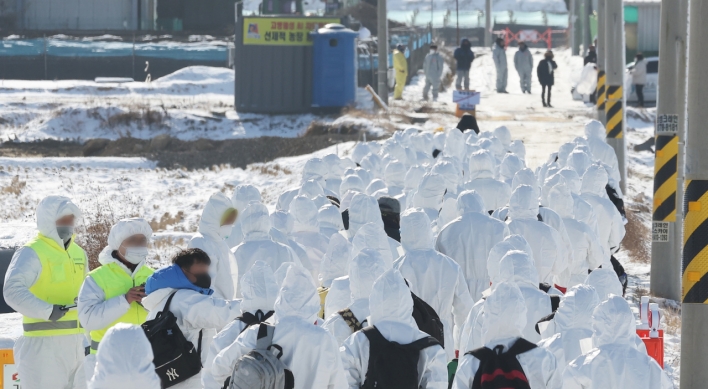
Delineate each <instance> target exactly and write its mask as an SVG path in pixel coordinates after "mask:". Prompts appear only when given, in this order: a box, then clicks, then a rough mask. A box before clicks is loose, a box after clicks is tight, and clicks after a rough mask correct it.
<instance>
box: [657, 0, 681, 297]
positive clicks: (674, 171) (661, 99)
mask: <svg viewBox="0 0 708 389" xmlns="http://www.w3.org/2000/svg"><path fill="white" fill-rule="evenodd" d="M687 18H688V0H675V2H672V3H671V5H669V4H662V7H661V33H660V35H659V37H660V38H659V63H661V64H664V66H660V67H659V90H660V91H661V93H660V94H659V96H658V101H657V108H656V117H657V121H656V122H657V126H656V134H655V136H656V142H655V144H656V154H655V160H654V201H653V204H654V206H653V211H654V212H653V216H652V221H653V228H652V230H653V232H654V233H653V234H652V246H651V294H652V295H654V296H657V297H662V298H668V299H672V300H677V301H678V300H679V299H680V297H681V246H682V241H681V237H682V235H681V233H682V232H683V228H682V226H683V172H682V168H683V166H682V162H683V145H684V141H685V134H684V129H685V125H686V115H685V112H686V99H685V96H686V33H687V32H688V26H687V23H686V20H687ZM666 65H668V66H666Z"/></svg>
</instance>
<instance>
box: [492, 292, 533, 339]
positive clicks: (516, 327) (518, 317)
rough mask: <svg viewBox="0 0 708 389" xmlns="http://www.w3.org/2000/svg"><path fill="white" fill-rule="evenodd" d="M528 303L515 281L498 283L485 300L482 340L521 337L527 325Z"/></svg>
mask: <svg viewBox="0 0 708 389" xmlns="http://www.w3.org/2000/svg"><path fill="white" fill-rule="evenodd" d="M526 321H527V320H526V303H525V302H524V296H523V295H522V294H521V290H519V287H518V286H516V284H514V283H510V282H502V283H500V284H499V285H496V287H495V288H494V290H493V291H492V293H491V294H490V295H489V297H487V299H486V300H485V301H484V322H483V323H482V342H483V343H484V344H485V345H487V344H490V343H492V342H494V341H499V340H502V339H508V338H517V337H521V333H522V332H523V330H524V328H525V327H526Z"/></svg>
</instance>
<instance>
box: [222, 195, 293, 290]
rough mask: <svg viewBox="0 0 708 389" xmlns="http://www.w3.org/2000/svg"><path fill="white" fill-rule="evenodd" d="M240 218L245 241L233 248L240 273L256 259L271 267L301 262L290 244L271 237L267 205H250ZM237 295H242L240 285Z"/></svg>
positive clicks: (244, 271)
mask: <svg viewBox="0 0 708 389" xmlns="http://www.w3.org/2000/svg"><path fill="white" fill-rule="evenodd" d="M240 218H241V229H242V231H243V234H244V237H243V242H242V243H241V244H239V245H238V246H236V247H235V248H234V249H233V256H234V258H235V261H236V266H237V267H238V274H245V273H246V272H247V271H248V270H249V269H250V268H251V266H253V264H254V263H256V261H264V262H265V263H267V264H268V265H269V266H270V268H271V269H277V268H279V267H280V265H282V264H283V263H285V262H295V263H298V264H300V260H299V258H298V257H297V256H296V255H295V254H294V253H293V251H292V250H291V249H290V248H289V247H288V246H286V245H284V244H281V243H278V242H275V241H273V240H272V239H271V238H270V229H271V224H270V215H268V208H266V206H265V205H263V204H261V203H254V204H251V205H249V206H248V207H247V208H246V210H245V211H243V213H242V214H241V217H240ZM236 297H239V298H240V297H241V286H240V285H237V287H236Z"/></svg>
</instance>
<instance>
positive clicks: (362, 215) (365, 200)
mask: <svg viewBox="0 0 708 389" xmlns="http://www.w3.org/2000/svg"><path fill="white" fill-rule="evenodd" d="M370 223H372V224H374V226H369V227H367V232H365V233H362V236H374V235H376V238H375V239H377V244H378V245H377V246H372V248H377V249H383V248H384V247H385V245H384V244H383V241H384V240H385V241H386V242H387V244H388V246H389V250H390V251H391V260H392V261H393V260H394V259H396V258H398V257H400V256H401V254H402V250H401V248H400V247H401V244H400V243H398V242H397V241H395V240H394V239H392V238H390V237H389V236H388V235H386V232H385V230H384V223H383V218H382V217H381V208H380V206H379V202H378V201H376V199H375V198H374V197H372V196H368V195H365V194H361V193H357V194H356V195H354V197H353V198H352V202H351V206H350V208H349V229H348V230H347V232H346V234H344V235H346V236H347V238H348V239H349V240H350V241H351V242H352V244H353V243H354V238H355V237H356V235H357V234H359V230H360V229H361V228H362V227H363V226H365V225H367V224H370ZM374 227H376V228H378V229H379V230H380V231H378V230H377V231H374ZM379 232H383V236H378V235H379ZM382 238H385V239H382ZM360 239H361V238H360ZM358 247H364V245H359V246H358ZM355 249H356V247H355ZM353 255H356V253H354V254H353ZM382 255H383V257H384V259H387V257H388V256H387V255H386V254H385V253H382Z"/></svg>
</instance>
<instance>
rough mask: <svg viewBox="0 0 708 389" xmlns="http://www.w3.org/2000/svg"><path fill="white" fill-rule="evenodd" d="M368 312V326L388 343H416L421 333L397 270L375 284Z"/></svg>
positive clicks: (411, 301)
mask: <svg viewBox="0 0 708 389" xmlns="http://www.w3.org/2000/svg"><path fill="white" fill-rule="evenodd" d="M369 312H370V313H371V316H370V317H369V324H371V325H373V326H376V328H377V329H378V330H379V332H381V335H383V337H384V338H386V339H388V340H389V341H392V342H398V343H401V344H407V343H410V342H411V341H414V340H416V339H417V335H418V334H419V332H420V331H419V330H418V325H417V324H416V323H415V320H414V319H413V298H412V297H411V291H410V289H408V285H406V281H405V280H404V279H403V276H402V275H401V273H400V272H399V271H398V270H396V269H389V270H387V271H386V273H384V274H383V275H382V276H381V277H379V278H378V279H377V280H376V282H374V287H373V288H372V290H371V296H370V297H369Z"/></svg>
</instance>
